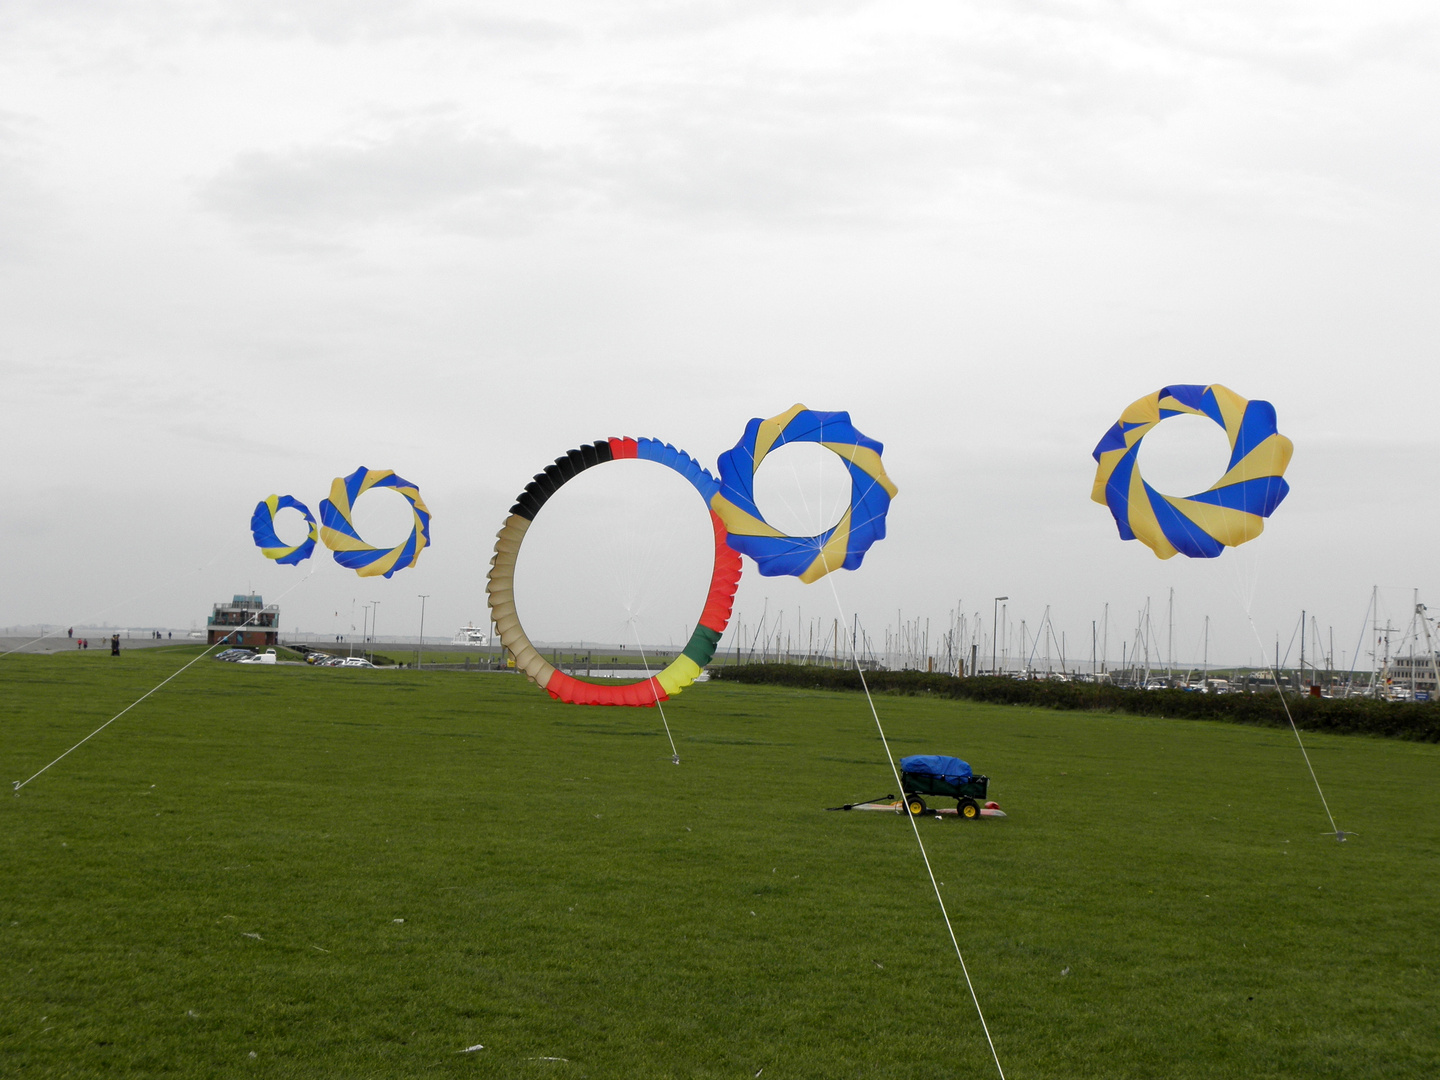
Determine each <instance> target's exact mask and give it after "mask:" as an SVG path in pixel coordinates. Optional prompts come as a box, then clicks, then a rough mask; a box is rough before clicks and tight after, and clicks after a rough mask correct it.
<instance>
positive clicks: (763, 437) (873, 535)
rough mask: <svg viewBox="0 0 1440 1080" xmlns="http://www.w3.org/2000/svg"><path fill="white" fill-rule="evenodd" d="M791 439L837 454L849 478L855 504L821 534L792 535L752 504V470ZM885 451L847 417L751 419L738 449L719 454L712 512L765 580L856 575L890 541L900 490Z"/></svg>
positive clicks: (797, 412)
mask: <svg viewBox="0 0 1440 1080" xmlns="http://www.w3.org/2000/svg"><path fill="white" fill-rule="evenodd" d="M793 442H813V443H819V444H820V445H821V446H823V447H825V448H826V449H828V450H833V451H834V452H835V453H836V454H838V455H839V456H840V458H841V460H843V461H844V462H845V468H846V469H847V470H848V471H849V473H850V505H849V507H847V508H846V510H845V513H844V514H842V515H841V517H840V520H839V521H838V522H837V523H836V524H835V525H833V526H832V527H830V528H829V529H826V530H825V531H824V532H822V533H819V534H818V535H816V536H789V535H787V534H785V533H783V532H781V531H780V530H779V529H776V528H774V527H773V526H771V525H770V524H769V523H768V522H766V520H765V516H764V515H763V514H762V513H761V512H760V508H759V507H758V506H756V505H755V473H756V471H757V470H758V469H759V468H760V463H761V462H762V461H764V460H765V455H766V454H768V453H769V452H770V451H771V450H774V449H775V448H776V447H778V446H784V445H785V444H786V443H793ZM883 451H884V447H883V446H882V445H881V444H880V443H878V442H876V441H875V440H874V439H871V438H867V437H866V436H864V435H862V434H861V433H860V432H859V431H858V430H856V428H855V426H854V425H853V424H851V423H850V414H849V413H848V412H813V411H812V410H810V409H807V408H805V406H804V405H795V406H793V407H791V408H790V410H789V411H788V412H783V413H781V414H780V415H779V416H772V417H771V418H770V419H769V420H759V419H756V420H751V421H750V423H748V424H746V425H745V434H744V435H743V436H742V437H741V439H740V441H739V442H738V443H737V444H736V445H735V447H734V449H732V450H729V451H727V452H726V453H724V454H722V455H721V456H720V490H719V491H718V492H716V493H715V495H714V496H712V497H711V499H710V508H711V509H712V510H713V511H714V512H715V513H716V514H718V515H719V517H720V520H721V521H723V522H724V523H725V528H726V529H727V530H728V532H729V535H730V546H731V547H733V548H734V549H735V550H736V551H738V552H740V553H741V554H744V555H749V556H750V557H751V558H752V559H754V560H755V565H756V567H757V568H758V569H759V570H760V573H762V574H764V575H765V576H766V577H783V576H785V575H790V576H792V577H798V578H799V579H800V580H801V581H803V582H806V583H807V584H809V583H810V582H813V581H818V580H820V578H822V577H824V576H825V575H826V574H828V573H829V572H830V571H831V570H838V569H840V568H841V567H844V568H845V569H846V570H854V569H856V568H858V567H859V565H860V562H861V560H863V559H864V558H865V552H867V551H868V550H870V545H871V544H873V543H875V541H876V540H881V539H883V538H884V536H885V515H886V513H887V512H888V511H889V509H890V500H891V499H893V498H894V497H895V495H896V494H897V493H898V489H897V488H896V487H895V485H894V484H893V483H891V482H890V478H889V477H888V476H886V475H885V466H884V465H882V464H881V462H880V455H881V453H883Z"/></svg>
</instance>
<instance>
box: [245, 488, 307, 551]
mask: <svg viewBox="0 0 1440 1080" xmlns="http://www.w3.org/2000/svg"><path fill="white" fill-rule="evenodd" d="M281 510H299V511H300V513H302V514H304V515H305V521H306V522H307V523H308V524H309V526H310V534H309V535H308V536H306V537H305V539H304V540H302V541H300V543H298V544H286V543H285V541H284V540H281V539H280V536H279V534H278V533H276V531H275V515H276V514H277V513H279V512H280V511H281ZM250 534H251V535H252V536H253V537H255V546H256V547H258V548H259V549H260V554H262V555H264V556H265V557H266V558H267V559H274V560H275V561H276V562H277V563H280V564H281V565H282V566H294V565H295V564H296V563H301V562H304V561H305V560H306V559H308V558H309V557H310V555H311V553H312V552H314V550H315V540H316V532H315V515H314V514H312V513H310V508H309V507H308V506H306V505H305V504H304V503H302V502H301V501H300V500H299V499H297V498H295V497H294V496H293V495H271V496H270V497H269V498H268V499H263V500H261V501H260V502H258V503H256V504H255V513H253V514H251V515H250Z"/></svg>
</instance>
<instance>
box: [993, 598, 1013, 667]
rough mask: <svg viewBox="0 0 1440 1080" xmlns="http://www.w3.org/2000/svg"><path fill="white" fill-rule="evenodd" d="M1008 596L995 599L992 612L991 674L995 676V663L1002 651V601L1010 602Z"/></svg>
mask: <svg viewBox="0 0 1440 1080" xmlns="http://www.w3.org/2000/svg"><path fill="white" fill-rule="evenodd" d="M1009 599H1010V598H1009V597H1008V596H997V597H995V605H994V607H992V608H991V610H990V674H991V675H994V674H995V663H996V660H997V659H998V654H999V650H1000V623H999V621H998V620H999V618H1000V601H1001V600H1009Z"/></svg>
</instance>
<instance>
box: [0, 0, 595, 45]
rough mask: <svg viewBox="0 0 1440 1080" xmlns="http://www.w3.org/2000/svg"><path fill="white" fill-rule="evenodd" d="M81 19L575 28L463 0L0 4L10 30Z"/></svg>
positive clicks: (164, 33)
mask: <svg viewBox="0 0 1440 1080" xmlns="http://www.w3.org/2000/svg"><path fill="white" fill-rule="evenodd" d="M67 24H71V25H75V24H83V26H84V28H85V30H86V32H87V33H89V34H94V33H96V32H97V31H99V30H102V29H104V30H110V31H118V32H121V33H125V32H129V33H133V34H138V35H142V36H143V37H144V38H146V39H147V40H148V41H151V42H154V41H164V40H173V39H175V38H186V37H192V36H197V35H198V36H208V35H212V34H216V33H219V34H235V35H241V36H255V37H266V38H279V39H287V38H310V39H314V40H317V41H321V42H328V43H344V42H351V41H386V40H393V39H401V38H413V37H447V36H453V35H457V34H458V35H461V36H464V37H467V38H478V39H494V40H498V41H506V42H512V43H526V44H532V45H548V44H553V43H556V42H561V41H565V40H568V39H570V38H573V37H575V36H576V35H577V33H578V31H577V30H576V29H575V28H574V27H572V26H569V25H567V24H566V23H564V22H561V21H557V20H553V19H545V18H538V17H535V16H531V15H520V16H511V15H500V14H489V13H486V12H483V11H476V10H475V7H474V5H471V4H465V3H434V2H431V3H427V2H423V0H419V2H417V0H408V2H407V0H309V2H307V3H294V4H273V3H267V2H265V0H213V2H211V3H192V2H188V0H137V2H129V3H127V2H118V0H75V2H70V3H65V4H54V3H47V2H45V0H12V2H10V3H7V4H5V5H3V6H0V25H3V26H5V27H7V28H9V29H10V30H12V31H13V30H18V29H19V28H21V27H34V26H40V25H55V26H65V25H67Z"/></svg>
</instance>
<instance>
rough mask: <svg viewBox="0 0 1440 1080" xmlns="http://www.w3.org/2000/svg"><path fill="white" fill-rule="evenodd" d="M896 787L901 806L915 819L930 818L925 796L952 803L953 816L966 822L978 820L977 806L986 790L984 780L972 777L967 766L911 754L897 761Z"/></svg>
mask: <svg viewBox="0 0 1440 1080" xmlns="http://www.w3.org/2000/svg"><path fill="white" fill-rule="evenodd" d="M900 784H901V788H902V790H903V791H904V794H905V806H906V808H907V809H908V810H909V811H910V813H911V814H913V815H914V816H915V817H919V816H921V815H922V814H933V813H936V811H934V810H931V809H930V808H929V807H928V806H926V805H925V798H924V797H925V796H926V795H929V796H931V797H934V796H937V795H938V796H940V797H941V798H946V799H954V800H955V812H956V813H957V814H958V815H959V816H960V817H962V818H965V819H966V820H969V821H973V820H974V819H976V818H978V817H979V816H980V804H981V802H982V801H983V800H984V798H985V795H986V793H987V791H988V790H989V787H990V778H989V777H988V776H976V775H975V774H974V773H973V772H972V771H971V769H970V766H969V765H968V764H966V763H965V762H963V761H961V760H960V759H959V758H956V757H946V756H945V755H943V754H914V755H912V756H911V757H905V758H901V759H900Z"/></svg>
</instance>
